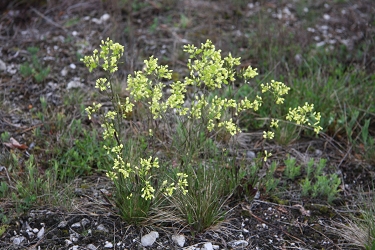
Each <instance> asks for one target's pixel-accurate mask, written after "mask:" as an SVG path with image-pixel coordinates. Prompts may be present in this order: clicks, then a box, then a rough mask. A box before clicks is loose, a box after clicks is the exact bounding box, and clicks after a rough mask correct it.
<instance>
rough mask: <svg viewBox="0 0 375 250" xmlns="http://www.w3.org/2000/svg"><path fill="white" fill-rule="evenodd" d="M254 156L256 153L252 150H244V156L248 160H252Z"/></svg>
mask: <svg viewBox="0 0 375 250" xmlns="http://www.w3.org/2000/svg"><path fill="white" fill-rule="evenodd" d="M255 157H256V154H255V153H254V151H250V150H249V151H246V158H247V159H249V160H252V159H254V158H255Z"/></svg>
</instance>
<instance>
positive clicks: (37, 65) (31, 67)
mask: <svg viewBox="0 0 375 250" xmlns="http://www.w3.org/2000/svg"><path fill="white" fill-rule="evenodd" d="M27 51H28V52H29V53H30V55H31V61H30V62H25V63H23V64H22V65H21V67H20V73H21V75H22V76H23V77H30V76H31V77H33V78H34V79H35V81H37V82H42V81H44V80H45V79H46V78H47V77H48V74H49V72H50V67H49V66H48V67H46V66H44V65H43V63H41V62H40V59H39V58H38V52H39V48H36V47H29V48H27Z"/></svg>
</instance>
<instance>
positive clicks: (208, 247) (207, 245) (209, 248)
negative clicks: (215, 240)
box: [201, 242, 214, 250]
mask: <svg viewBox="0 0 375 250" xmlns="http://www.w3.org/2000/svg"><path fill="white" fill-rule="evenodd" d="M213 249H214V248H213V246H212V243H211V242H206V243H204V245H203V247H202V248H201V250H213Z"/></svg>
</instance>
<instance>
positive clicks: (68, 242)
mask: <svg viewBox="0 0 375 250" xmlns="http://www.w3.org/2000/svg"><path fill="white" fill-rule="evenodd" d="M71 244H73V242H71V241H70V240H68V239H66V240H65V245H66V246H69V245H71Z"/></svg>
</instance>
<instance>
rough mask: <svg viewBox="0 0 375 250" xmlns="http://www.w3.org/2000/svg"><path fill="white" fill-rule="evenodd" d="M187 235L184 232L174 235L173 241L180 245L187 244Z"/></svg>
mask: <svg viewBox="0 0 375 250" xmlns="http://www.w3.org/2000/svg"><path fill="white" fill-rule="evenodd" d="M185 240H186V239H185V236H184V235H182V234H178V235H172V241H173V242H174V243H176V244H177V245H178V246H179V247H183V246H184V245H185Z"/></svg>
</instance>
